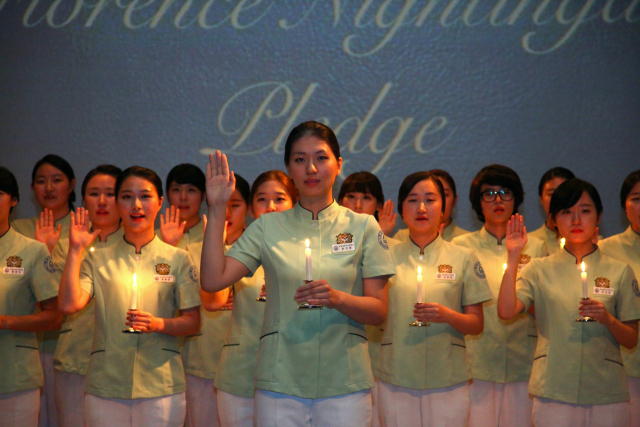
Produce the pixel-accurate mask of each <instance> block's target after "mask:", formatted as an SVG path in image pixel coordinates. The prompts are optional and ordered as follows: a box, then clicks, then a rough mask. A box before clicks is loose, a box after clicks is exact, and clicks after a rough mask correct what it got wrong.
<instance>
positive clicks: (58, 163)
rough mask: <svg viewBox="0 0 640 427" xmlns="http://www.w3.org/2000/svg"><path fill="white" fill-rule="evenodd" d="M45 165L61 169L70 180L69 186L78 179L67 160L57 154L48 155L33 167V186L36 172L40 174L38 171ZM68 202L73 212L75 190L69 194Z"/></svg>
mask: <svg viewBox="0 0 640 427" xmlns="http://www.w3.org/2000/svg"><path fill="white" fill-rule="evenodd" d="M45 164H48V165H51V166H53V167H54V168H56V169H59V170H60V172H62V173H63V174H64V175H65V176H66V177H67V179H68V180H69V184H71V181H73V180H74V179H76V175H75V174H74V173H73V168H72V167H71V165H70V164H69V162H67V161H66V160H65V159H63V158H62V157H60V156H57V155H55V154H47V155H46V156H44V157H43V158H41V159H40V160H38V162H37V163H36V165H35V166H34V167H33V170H32V171H31V185H33V183H34V182H35V180H36V172H38V169H40V166H42V165H45ZM67 201H68V203H69V209H71V210H73V202H75V201H76V190H75V189H73V190H72V191H71V194H69V198H68V199H67Z"/></svg>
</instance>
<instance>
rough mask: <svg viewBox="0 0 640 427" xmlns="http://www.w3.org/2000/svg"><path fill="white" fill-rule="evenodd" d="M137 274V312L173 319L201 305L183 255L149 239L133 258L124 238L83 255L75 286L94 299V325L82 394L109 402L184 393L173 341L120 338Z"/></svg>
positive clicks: (152, 337)
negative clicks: (78, 286) (109, 400)
mask: <svg viewBox="0 0 640 427" xmlns="http://www.w3.org/2000/svg"><path fill="white" fill-rule="evenodd" d="M134 273H135V274H136V275H137V283H138V309H139V310H140V311H145V312H148V313H151V314H152V315H153V316H155V317H161V318H173V317H174V316H175V313H176V310H183V309H187V308H192V307H197V306H199V305H200V304H201V300H200V289H199V282H198V270H197V269H196V267H195V266H194V265H193V263H192V262H191V258H190V257H189V254H188V253H187V252H186V251H183V250H182V249H177V248H174V247H173V246H170V245H167V244H166V243H163V242H161V241H160V239H158V238H154V239H153V240H152V241H151V242H149V243H148V244H147V245H145V246H144V247H142V250H141V253H140V254H136V253H135V247H134V246H132V245H130V244H128V243H127V242H126V240H125V239H122V240H119V241H118V242H117V243H116V244H115V245H113V246H109V247H107V248H101V249H96V250H95V251H93V252H88V253H87V255H86V257H85V258H84V259H83V260H82V265H81V269H80V285H81V287H82V289H84V290H85V291H87V292H88V293H89V295H90V296H91V297H95V299H96V302H95V304H96V307H95V311H96V318H95V319H96V324H95V332H94V336H93V347H92V350H91V360H90V361H89V368H88V372H87V382H86V392H87V393H89V394H93V395H96V396H100V397H105V398H110V399H137V398H149V397H159V396H166V395H170V394H175V393H180V392H183V391H185V378H184V369H183V366H182V358H181V357H180V352H179V350H178V339H177V338H176V337H172V336H169V335H166V334H161V333H150V334H124V333H122V330H123V329H124V328H126V325H125V322H126V315H127V310H129V308H130V296H131V283H132V279H133V274H134Z"/></svg>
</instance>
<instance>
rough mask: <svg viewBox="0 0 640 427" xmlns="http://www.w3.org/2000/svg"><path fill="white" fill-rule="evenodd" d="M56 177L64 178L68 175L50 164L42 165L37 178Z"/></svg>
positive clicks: (37, 172)
mask: <svg viewBox="0 0 640 427" xmlns="http://www.w3.org/2000/svg"><path fill="white" fill-rule="evenodd" d="M54 175H62V176H63V177H66V175H65V174H64V173H63V172H62V171H61V170H60V169H58V168H57V167H55V166H53V165H50V164H49V163H45V164H43V165H41V166H40V167H39V168H38V170H37V171H36V177H39V176H54Z"/></svg>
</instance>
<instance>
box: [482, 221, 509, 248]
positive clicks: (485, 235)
mask: <svg viewBox="0 0 640 427" xmlns="http://www.w3.org/2000/svg"><path fill="white" fill-rule="evenodd" d="M479 233H480V243H481V244H482V246H485V247H489V248H494V247H496V246H500V247H503V246H504V244H502V245H499V244H498V238H497V237H496V236H494V235H493V234H491V233H489V232H488V231H487V228H486V227H485V226H484V225H483V226H482V228H481V229H480V232H479ZM505 237H506V236H505ZM502 242H503V243H504V237H503V238H502Z"/></svg>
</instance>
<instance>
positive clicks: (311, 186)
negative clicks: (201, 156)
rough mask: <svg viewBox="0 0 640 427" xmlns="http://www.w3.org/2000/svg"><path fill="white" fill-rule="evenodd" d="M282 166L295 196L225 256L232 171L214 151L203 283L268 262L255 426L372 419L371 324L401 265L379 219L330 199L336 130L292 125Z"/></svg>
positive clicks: (377, 320)
mask: <svg viewBox="0 0 640 427" xmlns="http://www.w3.org/2000/svg"><path fill="white" fill-rule="evenodd" d="M285 165H286V166H287V171H288V173H289V176H290V177H291V179H292V180H293V182H294V183H295V184H296V187H297V188H298V191H299V195H300V199H299V201H298V203H297V204H296V205H295V207H294V208H293V209H290V210H287V211H284V212H272V213H269V214H264V215H262V216H260V218H258V219H257V220H256V221H254V222H253V223H252V224H251V225H250V226H249V227H248V228H247V230H246V231H245V232H244V234H243V235H242V237H240V238H239V239H238V241H237V242H236V243H235V244H234V245H233V247H232V248H231V249H230V250H229V252H228V253H227V256H226V257H225V256H224V248H223V245H222V232H223V227H224V216H225V214H224V210H225V208H226V202H227V200H228V199H229V197H230V196H231V194H232V193H233V188H234V175H233V172H230V171H229V167H228V163H227V161H226V156H224V155H222V154H221V153H220V152H216V155H212V156H210V165H209V166H208V168H207V200H208V202H209V215H208V216H209V225H208V227H207V230H206V232H205V240H204V245H203V252H202V280H201V285H202V287H203V289H204V290H206V291H209V292H212V291H218V290H221V289H224V288H226V287H228V286H230V285H231V284H233V283H235V282H237V281H238V280H239V279H240V278H242V277H245V276H247V275H248V274H250V273H253V272H255V271H256V270H257V268H258V267H259V266H261V265H262V266H263V268H264V273H265V281H266V294H267V301H266V305H265V316H264V322H263V326H262V331H261V333H260V347H259V350H258V361H257V367H256V374H255V383H254V384H255V386H256V389H257V391H256V395H255V418H256V425H257V426H258V427H263V426H276V425H277V426H294V425H310V426H316V425H358V426H363V425H368V424H369V423H371V397H370V393H369V389H370V388H371V387H372V386H373V376H372V373H371V365H370V361H369V356H368V350H367V340H366V333H365V328H364V324H375V325H379V324H381V323H382V322H383V321H384V319H385V316H386V312H387V288H386V284H387V280H388V277H389V276H391V275H393V274H394V272H395V267H394V265H393V262H392V261H391V257H390V255H389V251H388V244H387V242H386V239H385V237H384V233H383V232H382V230H380V227H379V226H378V223H377V221H376V220H375V218H373V217H371V216H369V215H362V214H357V213H354V212H352V211H351V210H349V209H345V208H342V207H340V206H338V204H337V203H335V201H334V200H333V195H332V187H333V185H334V183H335V179H336V177H337V176H338V174H339V173H340V171H341V168H342V159H341V157H340V146H339V144H338V141H337V139H336V137H335V135H334V133H333V131H331V129H329V128H328V127H326V126H325V125H322V124H320V123H317V122H305V123H302V124H300V125H298V126H297V127H295V128H294V129H293V130H292V131H291V133H290V134H289V137H288V138H287V142H286V144H285ZM307 240H308V242H309V251H307V250H306V249H305V248H306V245H305V242H306V241H307ZM308 266H310V267H311V268H309V267H308ZM305 282H306V283H305ZM305 303H306V305H305ZM300 305H301V306H303V307H305V306H311V307H313V306H314V305H321V306H322V307H323V308H322V309H309V308H302V309H299V306H300Z"/></svg>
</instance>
